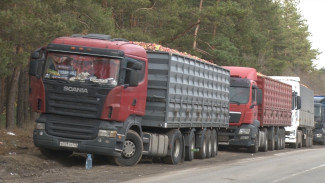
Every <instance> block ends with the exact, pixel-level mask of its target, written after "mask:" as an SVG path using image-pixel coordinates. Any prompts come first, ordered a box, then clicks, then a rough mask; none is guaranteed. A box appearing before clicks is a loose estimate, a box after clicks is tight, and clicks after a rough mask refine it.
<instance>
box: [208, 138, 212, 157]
mask: <svg viewBox="0 0 325 183" xmlns="http://www.w3.org/2000/svg"><path fill="white" fill-rule="evenodd" d="M208 149H209V152H208V153H209V156H211V149H212V142H211V140H209V143H208Z"/></svg>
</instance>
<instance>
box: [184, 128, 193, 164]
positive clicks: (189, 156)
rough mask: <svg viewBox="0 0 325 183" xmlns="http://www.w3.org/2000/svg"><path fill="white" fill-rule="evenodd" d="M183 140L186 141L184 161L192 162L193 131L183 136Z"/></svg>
mask: <svg viewBox="0 0 325 183" xmlns="http://www.w3.org/2000/svg"><path fill="white" fill-rule="evenodd" d="M185 140H186V141H187V142H186V144H188V146H185V161H192V160H193V159H194V149H195V134H194V131H191V132H190V133H188V134H186V135H185Z"/></svg>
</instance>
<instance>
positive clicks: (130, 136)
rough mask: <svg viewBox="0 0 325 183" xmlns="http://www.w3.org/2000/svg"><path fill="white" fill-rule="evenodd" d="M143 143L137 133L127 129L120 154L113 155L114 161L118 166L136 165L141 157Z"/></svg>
mask: <svg viewBox="0 0 325 183" xmlns="http://www.w3.org/2000/svg"><path fill="white" fill-rule="evenodd" d="M142 151H143V143H142V140H141V137H140V136H139V134H138V133H137V132H135V131H133V130H129V131H128V133H127V135H126V138H125V141H124V144H123V151H122V154H121V156H119V157H114V161H115V163H116V164H117V165H119V166H133V165H136V164H137V163H138V162H139V161H140V160H141V157H142Z"/></svg>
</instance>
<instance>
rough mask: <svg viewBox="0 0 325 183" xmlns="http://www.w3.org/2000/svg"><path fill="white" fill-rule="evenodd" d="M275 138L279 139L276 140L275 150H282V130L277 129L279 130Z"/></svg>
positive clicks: (275, 133)
mask: <svg viewBox="0 0 325 183" xmlns="http://www.w3.org/2000/svg"><path fill="white" fill-rule="evenodd" d="M274 136H275V137H277V138H274V141H275V142H274V143H275V144H274V145H275V146H274V149H275V150H280V149H281V139H282V137H281V133H280V129H279V128H277V130H276V131H275V132H274Z"/></svg>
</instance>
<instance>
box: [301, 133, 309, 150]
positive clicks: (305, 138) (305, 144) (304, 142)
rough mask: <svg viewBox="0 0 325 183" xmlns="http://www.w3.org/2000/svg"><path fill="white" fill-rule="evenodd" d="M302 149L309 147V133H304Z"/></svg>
mask: <svg viewBox="0 0 325 183" xmlns="http://www.w3.org/2000/svg"><path fill="white" fill-rule="evenodd" d="M301 139H302V140H301V141H302V147H308V133H302V138H301Z"/></svg>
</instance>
